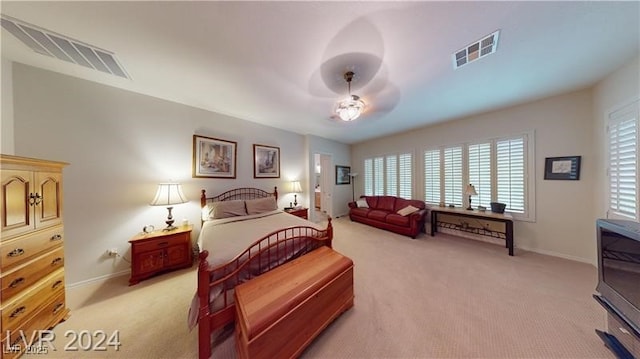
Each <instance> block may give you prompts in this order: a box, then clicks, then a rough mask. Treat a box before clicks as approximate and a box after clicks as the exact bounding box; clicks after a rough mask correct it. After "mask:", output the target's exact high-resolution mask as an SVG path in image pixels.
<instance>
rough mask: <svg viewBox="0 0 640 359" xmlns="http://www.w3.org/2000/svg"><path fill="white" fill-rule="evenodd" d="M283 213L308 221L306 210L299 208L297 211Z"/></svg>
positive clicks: (289, 210) (291, 210)
mask: <svg viewBox="0 0 640 359" xmlns="http://www.w3.org/2000/svg"><path fill="white" fill-rule="evenodd" d="M285 212H287V213H289V214H292V215H294V216H296V217H300V218H304V219H309V214H308V208H299V209H287V210H285Z"/></svg>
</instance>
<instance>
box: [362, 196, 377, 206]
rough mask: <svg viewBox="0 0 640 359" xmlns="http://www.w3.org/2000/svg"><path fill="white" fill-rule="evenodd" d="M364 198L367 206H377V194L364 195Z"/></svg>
mask: <svg viewBox="0 0 640 359" xmlns="http://www.w3.org/2000/svg"><path fill="white" fill-rule="evenodd" d="M364 199H365V200H367V204H368V205H369V208H378V196H366V197H364Z"/></svg>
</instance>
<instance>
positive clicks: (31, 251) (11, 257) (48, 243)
mask: <svg viewBox="0 0 640 359" xmlns="http://www.w3.org/2000/svg"><path fill="white" fill-rule="evenodd" d="M63 241H64V233H63V228H62V226H58V227H54V228H51V229H46V230H44V231H40V232H35V233H33V234H29V235H28V236H23V237H20V238H18V239H16V240H11V241H7V242H2V243H1V244H0V258H2V260H0V263H1V264H0V270H1V271H2V272H4V271H5V270H7V269H8V268H9V267H10V266H12V265H14V264H18V263H24V262H26V261H28V260H30V259H33V258H34V257H35V256H36V255H38V254H39V253H42V252H45V251H47V250H49V249H51V248H53V247H56V246H59V245H61V244H62V242H63Z"/></svg>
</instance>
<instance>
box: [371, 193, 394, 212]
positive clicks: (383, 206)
mask: <svg viewBox="0 0 640 359" xmlns="http://www.w3.org/2000/svg"><path fill="white" fill-rule="evenodd" d="M396 198H397V197H393V196H379V197H378V204H377V206H376V207H371V208H375V209H379V210H382V211H387V212H395V211H396V210H395V209H394V206H395V203H396Z"/></svg>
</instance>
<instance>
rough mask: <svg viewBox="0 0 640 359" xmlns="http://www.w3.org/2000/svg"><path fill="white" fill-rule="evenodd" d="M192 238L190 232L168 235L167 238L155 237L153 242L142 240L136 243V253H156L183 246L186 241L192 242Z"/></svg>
mask: <svg viewBox="0 0 640 359" xmlns="http://www.w3.org/2000/svg"><path fill="white" fill-rule="evenodd" d="M190 237H191V233H190V232H183V233H176V234H171V235H167V236H166V237H162V238H158V237H155V238H154V239H153V240H151V241H145V240H141V241H139V242H137V243H134V247H135V250H136V252H147V251H155V250H158V249H163V248H166V247H170V246H175V245H179V244H183V243H185V242H186V241H188V240H190Z"/></svg>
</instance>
